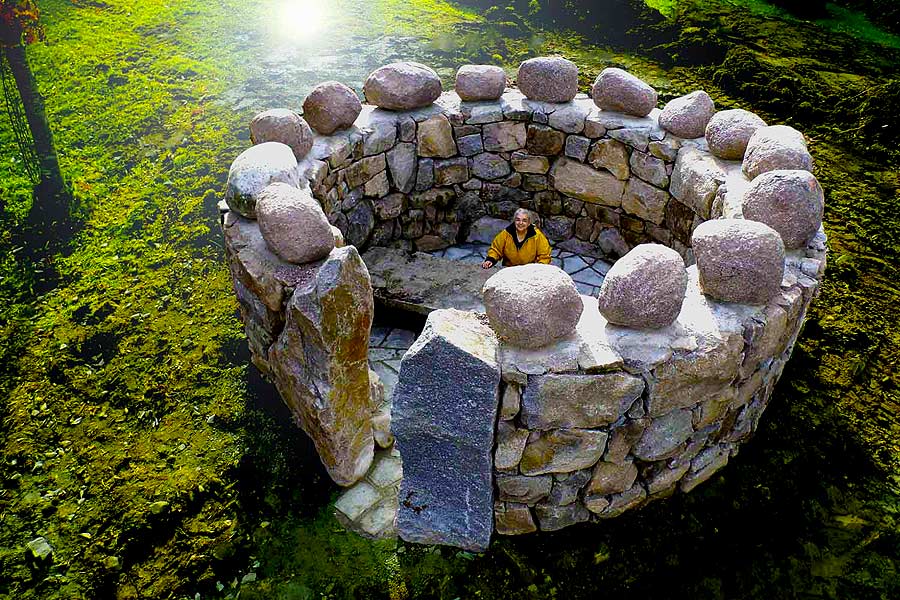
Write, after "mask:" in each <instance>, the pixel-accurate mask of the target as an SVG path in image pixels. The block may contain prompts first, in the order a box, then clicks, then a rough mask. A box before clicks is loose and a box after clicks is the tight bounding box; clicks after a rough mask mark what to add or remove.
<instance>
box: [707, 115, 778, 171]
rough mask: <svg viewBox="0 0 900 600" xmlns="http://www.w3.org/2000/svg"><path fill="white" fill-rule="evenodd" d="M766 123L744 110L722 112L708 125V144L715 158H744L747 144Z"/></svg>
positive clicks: (714, 116) (713, 117)
mask: <svg viewBox="0 0 900 600" xmlns="http://www.w3.org/2000/svg"><path fill="white" fill-rule="evenodd" d="M765 126H766V122H765V121H763V120H762V119H760V118H759V117H758V116H757V115H755V114H754V113H752V112H750V111H746V110H744V109H742V108H734V109H731V110H721V111H719V112H717V113H716V114H714V115H713V116H712V118H711V119H710V120H709V123H707V124H706V143H707V144H708V145H709V151H710V152H711V153H712V154H713V156H718V157H719V158H724V159H725V160H740V159H742V158H744V152H745V151H746V150H747V142H749V141H750V137H751V136H752V135H753V134H754V133H756V130H757V129H761V128H763V127H765Z"/></svg>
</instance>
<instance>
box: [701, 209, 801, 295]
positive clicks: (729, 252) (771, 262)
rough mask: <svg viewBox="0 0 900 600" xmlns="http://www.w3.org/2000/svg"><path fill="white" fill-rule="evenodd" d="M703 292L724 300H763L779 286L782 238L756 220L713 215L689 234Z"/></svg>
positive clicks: (782, 272)
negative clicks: (720, 217) (721, 217)
mask: <svg viewBox="0 0 900 600" xmlns="http://www.w3.org/2000/svg"><path fill="white" fill-rule="evenodd" d="M691 245H692V246H693V248H694V258H695V259H696V261H697V271H698V273H699V276H700V289H701V290H702V291H703V293H704V294H706V295H707V296H710V297H712V298H715V299H716V300H722V301H725V302H740V303H742V304H765V303H767V302H768V301H769V299H770V298H771V297H772V296H774V295H775V294H776V293H778V291H779V290H780V289H781V280H782V278H783V277H784V242H782V241H781V236H780V235H779V234H778V232H777V231H775V230H774V229H772V228H771V227H769V226H768V225H765V224H763V223H759V222H758V221H748V220H746V219H713V220H711V221H705V222H703V223H701V224H700V225H699V226H698V227H697V229H695V230H694V234H693V235H692V236H691Z"/></svg>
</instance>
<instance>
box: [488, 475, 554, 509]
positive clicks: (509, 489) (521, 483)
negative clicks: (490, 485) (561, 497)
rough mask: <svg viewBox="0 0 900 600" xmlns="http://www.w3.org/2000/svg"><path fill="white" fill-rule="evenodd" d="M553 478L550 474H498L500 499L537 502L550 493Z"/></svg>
mask: <svg viewBox="0 0 900 600" xmlns="http://www.w3.org/2000/svg"><path fill="white" fill-rule="evenodd" d="M552 486H553V478H552V477H551V476H550V475H539V476H537V477H526V476H524V475H505V474H503V473H498V474H497V488H498V489H499V490H500V500H506V501H510V502H520V503H522V504H531V505H533V504H535V503H537V502H538V501H540V500H543V499H544V498H546V497H547V496H548V495H549V494H550V488H551V487H552Z"/></svg>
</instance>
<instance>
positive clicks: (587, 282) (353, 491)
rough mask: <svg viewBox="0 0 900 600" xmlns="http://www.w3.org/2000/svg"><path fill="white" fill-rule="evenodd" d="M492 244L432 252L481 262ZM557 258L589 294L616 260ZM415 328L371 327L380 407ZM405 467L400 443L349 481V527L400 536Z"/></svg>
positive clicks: (562, 253) (340, 512)
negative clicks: (397, 523) (398, 526)
mask: <svg viewBox="0 0 900 600" xmlns="http://www.w3.org/2000/svg"><path fill="white" fill-rule="evenodd" d="M488 248H489V246H488V245H487V244H481V243H477V242H467V243H464V244H459V245H456V246H451V247H450V248H446V249H444V250H437V251H435V252H431V253H430V254H432V255H433V256H437V257H441V258H447V259H450V260H459V261H462V262H469V263H481V262H483V261H484V257H485V256H487V251H488ZM551 256H552V263H553V264H554V265H556V266H558V267H559V268H561V269H563V270H564V271H565V272H566V273H568V274H569V275H571V276H572V279H573V281H575V287H577V288H578V291H579V292H580V293H582V294H585V295H590V296H596V295H597V292H598V290H599V289H600V284H602V283H603V277H604V276H605V275H606V273H607V272H608V271H609V269H610V267H611V266H612V265H611V264H610V263H608V262H606V261H605V260H603V259H600V258H594V257H589V256H580V255H578V254H575V253H572V252H568V251H566V250H563V249H561V248H554V249H553V250H552V252H551ZM415 339H416V333H415V332H414V331H410V330H408V329H401V328H397V327H382V326H378V325H376V326H374V327H372V332H371V334H370V336H369V366H370V368H371V369H372V370H373V371H375V372H376V373H377V374H378V377H379V378H380V379H381V383H382V384H383V385H384V401H383V406H382V407H380V410H382V411H384V410H386V411H387V412H389V411H390V403H391V400H392V398H393V395H394V387H395V386H396V385H397V379H398V377H399V374H400V359H401V358H403V355H404V354H405V353H406V351H407V350H408V349H409V347H410V346H412V344H413V342H414V341H415ZM402 474H403V467H402V464H401V461H400V454H399V453H398V452H397V450H396V448H390V449H388V450H379V451H377V452H376V453H375V459H374V460H373V461H372V466H371V467H370V469H369V472H368V473H367V474H366V476H365V478H364V479H362V480H361V481H360V482H359V483H356V484H355V485H353V486H351V487H349V488H347V489H346V491H344V493H343V494H341V496H340V498H338V500H337V502H336V503H335V505H334V508H335V516H336V517H337V519H338V521H340V522H341V523H342V524H343V525H344V526H345V527H346V528H347V529H350V530H351V531H354V532H356V533H358V534H360V535H363V536H366V537H370V538H388V537H395V536H396V530H395V528H394V517H395V516H396V514H397V497H398V494H399V490H400V479H401V478H402Z"/></svg>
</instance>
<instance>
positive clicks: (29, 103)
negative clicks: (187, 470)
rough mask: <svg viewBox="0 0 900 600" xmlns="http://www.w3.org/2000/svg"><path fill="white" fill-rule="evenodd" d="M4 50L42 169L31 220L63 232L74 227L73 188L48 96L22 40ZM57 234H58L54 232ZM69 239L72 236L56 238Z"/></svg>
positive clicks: (47, 230) (5, 46)
mask: <svg viewBox="0 0 900 600" xmlns="http://www.w3.org/2000/svg"><path fill="white" fill-rule="evenodd" d="M3 52H4V53H5V54H6V59H7V61H9V66H10V70H11V71H12V74H13V78H14V79H15V81H16V88H17V89H18V90H19V96H20V97H21V98H22V105H23V108H24V112H25V119H26V121H27V122H28V128H29V129H30V130H31V137H32V139H33V140H34V147H35V151H36V153H37V156H38V161H39V163H40V169H41V182H40V183H39V184H38V185H37V187H35V189H34V204H33V205H32V208H31V213H29V220H30V221H31V222H32V223H33V224H34V225H37V226H39V227H41V228H42V229H44V230H45V231H46V232H47V233H51V232H52V233H51V235H52V234H56V235H59V234H62V235H63V237H65V233H64V232H65V231H68V230H70V229H71V223H70V218H69V198H70V196H69V192H68V190H67V188H66V185H65V181H64V180H63V177H62V173H61V171H60V169H59V161H58V160H57V157H56V149H55V148H54V146H53V136H52V135H51V133H50V126H49V125H48V123H47V114H46V112H45V111H44V98H43V97H42V96H41V95H40V93H39V92H38V91H37V87H36V86H35V82H34V78H33V76H32V74H31V69H29V67H28V62H27V61H26V58H25V47H24V46H23V45H22V44H15V45H4V46H3ZM54 237H56V236H55V235H54ZM55 241H57V242H65V241H68V240H55Z"/></svg>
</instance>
